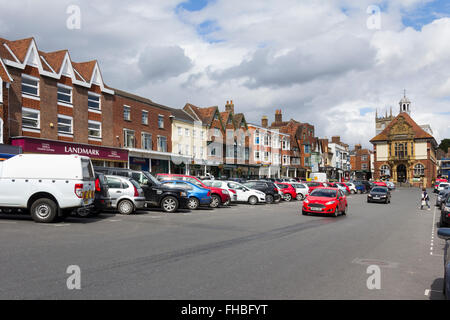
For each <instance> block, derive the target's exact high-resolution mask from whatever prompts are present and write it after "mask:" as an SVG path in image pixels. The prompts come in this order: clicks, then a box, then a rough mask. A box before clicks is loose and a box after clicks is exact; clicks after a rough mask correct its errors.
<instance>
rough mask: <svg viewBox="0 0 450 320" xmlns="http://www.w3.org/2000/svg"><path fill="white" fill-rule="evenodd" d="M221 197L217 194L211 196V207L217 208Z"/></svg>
mask: <svg viewBox="0 0 450 320" xmlns="http://www.w3.org/2000/svg"><path fill="white" fill-rule="evenodd" d="M220 202H221V200H220V197H219V196H218V195H216V194H213V195H212V196H211V204H210V205H209V206H210V207H211V208H217V207H218V206H219V205H220Z"/></svg>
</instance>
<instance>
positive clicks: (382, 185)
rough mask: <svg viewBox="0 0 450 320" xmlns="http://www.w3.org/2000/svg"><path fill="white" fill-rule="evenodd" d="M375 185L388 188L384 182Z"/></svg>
mask: <svg viewBox="0 0 450 320" xmlns="http://www.w3.org/2000/svg"><path fill="white" fill-rule="evenodd" d="M374 184H376V185H377V186H379V187H387V184H386V182H383V181H375V182H374Z"/></svg>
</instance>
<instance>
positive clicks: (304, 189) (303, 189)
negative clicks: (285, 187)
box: [291, 182, 309, 201]
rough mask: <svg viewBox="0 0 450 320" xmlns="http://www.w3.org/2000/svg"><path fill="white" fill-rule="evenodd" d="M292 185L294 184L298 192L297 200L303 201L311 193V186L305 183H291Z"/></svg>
mask: <svg viewBox="0 0 450 320" xmlns="http://www.w3.org/2000/svg"><path fill="white" fill-rule="evenodd" d="M291 186H293V187H294V188H295V192H297V200H300V201H303V200H304V199H305V198H306V195H307V194H308V193H309V188H308V186H307V185H306V184H305V183H299V182H296V183H291Z"/></svg>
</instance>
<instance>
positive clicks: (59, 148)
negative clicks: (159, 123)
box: [11, 137, 128, 168]
mask: <svg viewBox="0 0 450 320" xmlns="http://www.w3.org/2000/svg"><path fill="white" fill-rule="evenodd" d="M11 144H12V145H13V146H17V147H21V148H22V152H23V153H45V154H78V155H80V156H87V157H90V158H91V160H92V164H93V165H94V166H107V167H120V168H127V167H128V150H124V149H117V148H110V147H101V146H94V145H90V144H80V143H71V142H63V141H54V140H46V139H37V138H30V137H16V138H12V143H11Z"/></svg>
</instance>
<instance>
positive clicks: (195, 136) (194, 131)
mask: <svg viewBox="0 0 450 320" xmlns="http://www.w3.org/2000/svg"><path fill="white" fill-rule="evenodd" d="M192 136H193V137H194V138H197V130H195V129H192Z"/></svg>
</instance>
